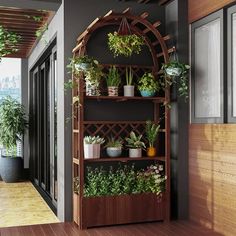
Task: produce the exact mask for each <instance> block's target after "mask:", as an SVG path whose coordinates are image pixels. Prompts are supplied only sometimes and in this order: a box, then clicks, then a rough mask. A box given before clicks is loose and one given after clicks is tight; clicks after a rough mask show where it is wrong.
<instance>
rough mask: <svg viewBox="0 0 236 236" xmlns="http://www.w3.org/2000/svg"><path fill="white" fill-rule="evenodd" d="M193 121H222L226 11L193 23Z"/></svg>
mask: <svg viewBox="0 0 236 236" xmlns="http://www.w3.org/2000/svg"><path fill="white" fill-rule="evenodd" d="M191 47H192V50H191V51H192V76H191V77H192V81H191V121H192V123H221V122H223V121H224V110H223V108H224V107H223V102H224V101H223V83H224V81H223V77H224V66H223V63H224V62H223V54H224V51H223V10H222V11H219V12H216V13H214V14H212V15H210V16H208V17H206V18H204V19H202V20H200V21H198V22H196V23H194V24H192V44H191Z"/></svg>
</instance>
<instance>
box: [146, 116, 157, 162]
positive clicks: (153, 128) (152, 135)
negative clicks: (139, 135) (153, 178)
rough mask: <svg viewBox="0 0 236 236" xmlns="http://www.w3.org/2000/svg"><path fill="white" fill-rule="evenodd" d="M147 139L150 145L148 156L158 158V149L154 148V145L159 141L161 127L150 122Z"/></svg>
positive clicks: (148, 122)
mask: <svg viewBox="0 0 236 236" xmlns="http://www.w3.org/2000/svg"><path fill="white" fill-rule="evenodd" d="M145 129H146V137H147V140H148V143H149V147H148V148H147V156H149V157H154V156H156V148H155V147H154V144H155V142H156V140H157V135H158V132H159V129H160V125H158V124H155V123H153V122H151V121H150V120H148V121H147V122H146V128H145Z"/></svg>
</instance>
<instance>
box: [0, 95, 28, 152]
mask: <svg viewBox="0 0 236 236" xmlns="http://www.w3.org/2000/svg"><path fill="white" fill-rule="evenodd" d="M26 128H27V119H26V115H25V110H24V107H23V105H21V104H20V103H19V102H18V101H17V100H15V99H13V98H12V97H10V96H8V97H6V98H5V99H3V101H2V102H1V104H0V142H1V144H2V145H3V146H4V148H6V150H7V152H9V151H10V150H14V149H15V147H16V142H17V141H19V140H21V139H22V136H23V135H24V133H25V129H26Z"/></svg>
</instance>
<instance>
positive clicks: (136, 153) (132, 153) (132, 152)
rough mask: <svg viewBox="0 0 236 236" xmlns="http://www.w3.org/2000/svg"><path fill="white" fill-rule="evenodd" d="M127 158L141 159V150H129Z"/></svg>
mask: <svg viewBox="0 0 236 236" xmlns="http://www.w3.org/2000/svg"><path fill="white" fill-rule="evenodd" d="M129 157H142V149H141V148H136V149H133V148H130V149H129Z"/></svg>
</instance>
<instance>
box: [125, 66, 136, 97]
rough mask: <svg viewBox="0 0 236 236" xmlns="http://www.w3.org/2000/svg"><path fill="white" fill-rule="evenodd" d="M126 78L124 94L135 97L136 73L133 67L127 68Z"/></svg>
mask: <svg viewBox="0 0 236 236" xmlns="http://www.w3.org/2000/svg"><path fill="white" fill-rule="evenodd" d="M125 78H126V85H125V86H124V96H125V97H133V96H134V85H133V78H134V74H133V71H132V68H131V67H129V69H128V68H126V71H125Z"/></svg>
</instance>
